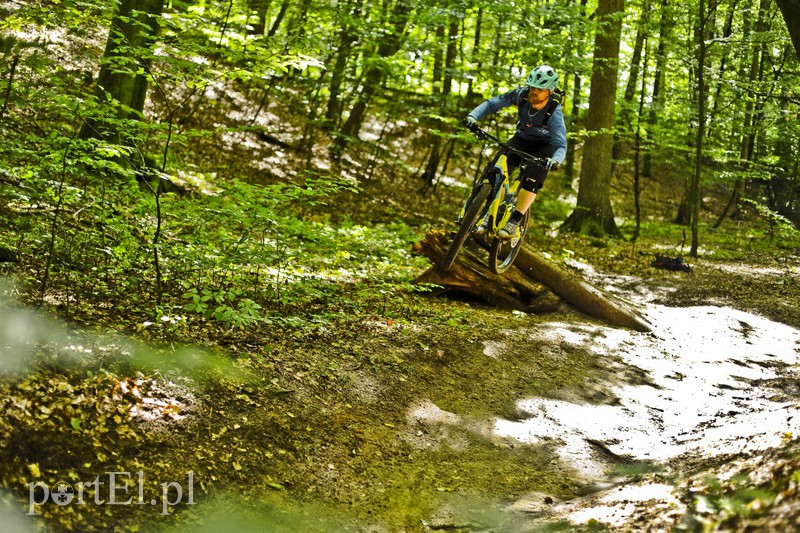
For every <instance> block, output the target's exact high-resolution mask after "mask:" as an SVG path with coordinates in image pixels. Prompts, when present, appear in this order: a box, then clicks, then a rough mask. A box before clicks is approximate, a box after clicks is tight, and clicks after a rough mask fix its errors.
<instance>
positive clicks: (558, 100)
mask: <svg viewBox="0 0 800 533" xmlns="http://www.w3.org/2000/svg"><path fill="white" fill-rule="evenodd" d="M530 90H531V89H530V87H527V88H526V89H525V90H524V91H522V94H520V100H519V103H518V104H517V108H519V107H521V106H522V103H523V102H525V101H526V100H527V99H528V91H530ZM565 98H566V95H565V93H564V91H562V90H561V89H559V88H558V87H556V88H555V89H553V94H551V95H550V101H549V102H547V109H546V110H545V114H544V118H543V119H542V126H546V125H547V121H548V120H550V115H552V114H553V112H554V111H555V110H556V108H557V107H558V106H559V105H561V104H562V103H563V102H564V99H565Z"/></svg>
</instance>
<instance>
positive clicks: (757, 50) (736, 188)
mask: <svg viewBox="0 0 800 533" xmlns="http://www.w3.org/2000/svg"><path fill="white" fill-rule="evenodd" d="M767 2H768V0H760V7H759V11H758V22H757V23H756V31H757V32H758V33H759V34H761V32H763V31H764V16H765V15H766V9H767V6H768V3H767ZM743 32H744V35H743V40H744V41H747V40H748V39H749V38H750V24H745V27H744V30H743ZM763 47H764V45H763V44H760V45H759V46H756V47H754V49H753V52H752V54H753V55H752V57H751V61H750V66H749V70H748V72H747V73H746V74H745V73H742V74H743V76H744V75H747V76H748V78H749V80H750V84H751V86H752V84H754V83H755V82H756V81H757V80H758V75H759V74H758V73H759V72H760V71H761V53H762V51H763ZM746 98H747V103H746V104H745V109H744V124H743V126H742V129H743V133H742V139H741V142H740V144H739V158H740V159H741V162H742V171H743V172H745V171H747V169H748V167H749V166H750V161H751V160H752V157H753V151H752V140H753V131H752V130H753V112H754V108H755V97H754V95H749V94H748V95H746ZM743 192H744V178H743V177H738V178H736V183H734V185H733V191H732V192H731V196H730V198H729V199H728V203H727V204H726V205H725V209H724V210H723V211H722V213H720V215H719V218H717V221H716V223H715V224H714V228H715V229H716V228H718V227H719V226H720V225H721V224H722V222H723V221H724V220H725V218H726V217H727V216H728V213H730V212H731V211H732V210H733V211H734V212H735V207H736V205H737V204H738V203H739V198H740V197H741V194H742V193H743Z"/></svg>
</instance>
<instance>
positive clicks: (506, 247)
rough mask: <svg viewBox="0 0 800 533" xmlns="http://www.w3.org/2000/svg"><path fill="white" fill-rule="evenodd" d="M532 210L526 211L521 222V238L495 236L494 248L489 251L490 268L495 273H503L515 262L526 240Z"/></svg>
mask: <svg viewBox="0 0 800 533" xmlns="http://www.w3.org/2000/svg"><path fill="white" fill-rule="evenodd" d="M530 214H531V210H530V209H528V211H527V212H526V213H525V216H524V217H522V221H521V222H520V234H519V239H500V238H495V239H494V241H493V242H492V248H491V250H490V251H489V269H490V270H491V271H492V272H494V273H495V274H498V275H499V274H502V273H503V272H505V271H506V270H508V268H509V267H510V266H511V265H512V263H514V259H516V258H517V254H518V253H519V251H520V250H521V249H522V242H523V241H524V240H525V233H526V232H527V231H528V219H529V218H530Z"/></svg>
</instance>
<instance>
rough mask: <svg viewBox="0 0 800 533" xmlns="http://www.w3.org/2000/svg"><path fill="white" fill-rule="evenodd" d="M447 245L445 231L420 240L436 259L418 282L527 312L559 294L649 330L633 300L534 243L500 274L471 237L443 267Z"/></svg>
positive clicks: (549, 304)
mask: <svg viewBox="0 0 800 533" xmlns="http://www.w3.org/2000/svg"><path fill="white" fill-rule="evenodd" d="M449 245H450V240H449V239H448V238H447V236H446V235H445V234H444V233H442V232H441V231H432V232H430V233H428V235H427V236H426V237H425V239H424V240H423V241H422V242H421V243H419V244H418V245H417V247H416V251H417V252H418V253H420V254H422V255H425V256H426V257H428V258H429V259H430V260H431V261H432V262H433V266H432V267H431V268H429V269H428V270H426V271H425V272H423V273H422V275H420V276H419V277H418V278H417V280H416V282H417V283H432V284H435V285H438V286H440V287H441V289H440V290H439V292H440V293H445V292H450V291H457V292H460V293H466V294H470V295H472V296H474V297H476V298H478V299H481V300H483V301H485V302H486V303H488V304H490V305H495V306H498V307H503V308H510V309H518V310H521V311H525V312H528V313H536V312H545V311H552V310H554V309H555V308H556V307H557V305H556V302H557V301H558V299H559V298H560V299H562V300H563V301H565V302H566V303H568V304H570V305H571V306H572V307H574V308H575V309H577V310H578V311H581V312H582V313H585V314H587V315H590V316H593V317H595V318H598V319H600V320H602V321H604V322H606V323H608V324H611V325H613V326H621V327H626V328H631V329H633V330H636V331H649V330H650V327H649V326H648V325H647V323H646V321H645V320H644V319H643V318H642V317H641V316H640V314H639V313H638V312H637V311H636V310H635V309H634V308H633V306H631V305H630V304H627V303H625V302H623V301H621V300H620V299H618V298H615V297H613V296H611V295H609V294H606V293H604V292H603V291H601V290H599V289H597V288H595V287H593V286H591V285H589V284H588V283H587V282H586V281H584V280H582V279H579V278H578V277H577V276H576V275H574V274H572V273H571V272H568V271H566V270H565V269H563V268H561V267H559V266H558V265H556V264H554V263H553V262H552V261H548V260H547V259H545V258H544V256H543V255H542V254H540V253H538V252H536V251H535V250H533V249H532V248H531V247H530V246H527V245H525V246H524V247H523V248H522V250H520V252H519V255H518V256H517V258H516V260H515V261H514V265H513V266H512V267H511V268H509V269H508V270H507V271H506V272H505V274H503V275H502V276H498V275H496V274H493V273H492V272H491V271H490V270H489V268H488V267H487V266H486V253H485V251H484V250H483V249H482V248H481V246H478V245H477V244H476V243H475V242H474V241H473V240H472V239H470V240H469V241H468V242H467V244H465V246H464V248H463V249H462V250H461V252H460V253H459V255H458V257H457V258H456V261H455V263H453V266H452V267H451V268H450V270H449V271H447V272H445V271H444V270H442V269H441V268H440V267H439V266H438V265H439V263H441V261H442V259H443V258H444V255H445V253H447V248H448V246H449Z"/></svg>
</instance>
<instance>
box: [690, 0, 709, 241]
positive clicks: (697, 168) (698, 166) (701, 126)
mask: <svg viewBox="0 0 800 533" xmlns="http://www.w3.org/2000/svg"><path fill="white" fill-rule="evenodd" d="M706 1H707V0H700V2H698V5H699V8H698V31H697V43H698V50H697V123H698V124H697V143H696V144H697V146H695V150H696V151H695V159H694V173H693V174H692V180H691V182H690V184H689V206H690V208H691V228H692V246H691V248H690V250H689V255H690V256H692V257H697V249H698V247H699V245H700V242H699V241H700V235H699V224H700V178H701V176H702V172H703V148H704V146H705V143H704V140H705V132H706V97H707V94H706V93H707V92H708V90H707V88H706V75H705V70H706V56H707V53H708V49H707V46H706V22H707V21H706Z"/></svg>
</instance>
